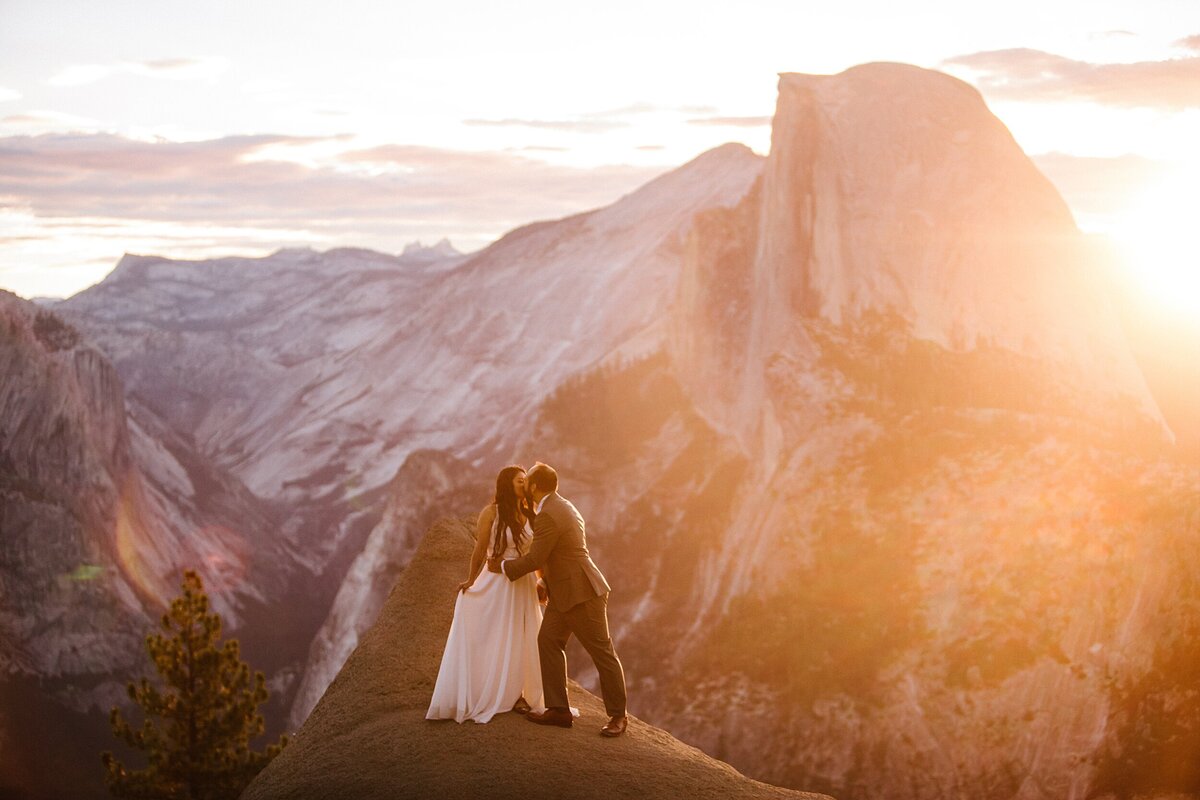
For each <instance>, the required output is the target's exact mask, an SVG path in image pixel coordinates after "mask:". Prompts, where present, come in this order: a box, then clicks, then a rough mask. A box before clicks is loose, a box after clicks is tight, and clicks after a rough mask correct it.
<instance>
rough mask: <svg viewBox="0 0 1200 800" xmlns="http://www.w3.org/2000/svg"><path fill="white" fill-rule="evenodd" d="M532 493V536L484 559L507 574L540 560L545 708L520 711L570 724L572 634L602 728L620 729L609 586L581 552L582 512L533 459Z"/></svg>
mask: <svg viewBox="0 0 1200 800" xmlns="http://www.w3.org/2000/svg"><path fill="white" fill-rule="evenodd" d="M525 481H526V486H527V487H528V491H529V495H530V499H531V500H532V501H533V504H534V505H533V513H534V518H533V541H532V542H531V543H530V545H529V552H528V553H526V554H525V555H523V556H521V557H520V558H509V559H503V563H501V559H500V558H498V557H497V558H492V559H488V569H489V570H491V571H492V572H502V573H503V574H504V575H505V576H507V577H508V579H509V580H510V581H515V580H516V579H517V578H519V577H521V576H522V575H526V574H528V573H530V572H533V571H534V570H535V569H538V568H542V570H543V573H544V575H545V578H546V592H547V594H548V595H549V602H548V603H547V604H546V613H545V616H543V617H542V627H541V629H540V630H539V631H538V656H539V658H540V660H541V665H542V693H543V694H544V695H545V702H546V710H545V711H544V712H542V713H540V714H539V713H536V712H535V713H530V714H526V715H525V718H526V719H528V720H531V721H533V722H536V723H538V724H541V725H559V726H561V727H564V728H569V727H571V722H572V720H573V717H572V715H571V707H570V705H568V703H567V654H566V647H567V640H568V639H570V638H571V634H575V636H576V637H578V639H579V642H580V644H582V645H583V646H584V648H585V649H586V650H587V651H588V655H590V656H591V657H592V661H593V662H594V663H595V664H596V671H597V672H599V673H600V693H601V694H602V695H603V696H604V707H605V710H606V711H607V712H608V715H609V717H610V718H609V720H608V724H607V725H605V726H604V727H603V728H601V729H600V733H601V735H603V736H620V735H621V734H622V733H624V732H625V728H626V726H627V725H628V724H629V720H628V718H627V717H626V715H625V673H624V671H623V670H622V669H621V662H620V660H618V659H617V653H616V651H615V650H613V643H612V639H611V638H610V637H609V634H608V592H609V590H610V587H609V585H608V581H606V580H605V579H604V575H602V574H601V573H600V570H599V569H598V568H597V567H596V565H595V564H594V563H593V562H592V558H591V556H589V555H588V549H587V538H586V537H585V536H584V533H583V517H581V516H580V515H579V512H578V511H577V510H576V509H575V506H573V505H571V503H570V502H569V501H567V500H566V499H565V498H564V497H563V496H562V495H560V494H559V493H558V473H556V472H555V471H554V470H553V469H552V468H551V467H549V466H547V465H546V464H543V463H541V462H540V461H539V462H538V463H537V464H534V465H533V467H532V468H530V470H529V472H528V473H526V475H525Z"/></svg>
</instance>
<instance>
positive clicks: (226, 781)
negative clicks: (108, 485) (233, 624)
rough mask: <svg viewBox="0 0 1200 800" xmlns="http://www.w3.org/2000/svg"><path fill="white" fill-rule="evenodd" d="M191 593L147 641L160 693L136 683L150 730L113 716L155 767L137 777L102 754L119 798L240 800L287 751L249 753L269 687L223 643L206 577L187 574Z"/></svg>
mask: <svg viewBox="0 0 1200 800" xmlns="http://www.w3.org/2000/svg"><path fill="white" fill-rule="evenodd" d="M182 589H183V594H182V595H181V596H179V597H177V598H176V599H175V600H174V601H172V603H171V608H170V610H169V611H168V612H167V613H165V614H163V616H162V620H161V627H162V633H151V634H149V635H147V636H146V648H147V650H148V651H149V653H150V658H151V659H152V661H153V662H154V667H155V669H156V670H157V671H158V674H159V677H160V679H161V685H155V684H153V683H151V682H150V681H149V680H147V679H145V678H143V679H142V680H141V681H140V683H130V684H129V697H130V698H131V699H132V700H133V701H134V702H135V703H137V705H138V706H140V707H141V710H142V712H143V716H144V720H143V722H142V724H141V725H140V726H136V727H135V726H134V725H133V724H132V723H131V722H130V721H128V720H127V719H126V718H125V716H124V715H123V714H122V713H121V711H120V709H119V708H116V707H114V708H113V709H112V712H111V714H110V717H109V719H110V722H111V725H112V729H113V732H114V734H116V736H117V737H118V738H119V739H121V740H122V741H123V742H125V743H126V744H127V745H129V746H131V747H133V748H135V749H136V750H139V751H141V752H142V754H144V756H145V758H146V760H147V766H146V768H145V769H140V770H130V769H128V768H127V767H126V766H125V765H124V764H122V763H121V762H120V761H118V760H117V759H116V758H115V757H114V756H113V754H112V753H111V752H105V753H103V754H101V761H102V763H103V764H104V770H105V776H104V779H105V783H106V784H107V786H108V789H109V791H110V792H111V793H112V794H113V795H114V796H115V797H122V798H147V799H148V798H179V799H180V800H234V798H237V797H238V795H240V794H241V792H242V790H243V789H244V788H245V787H246V785H247V784H249V783H250V781H251V780H252V779H253V778H254V776H255V775H257V774H258V773H259V771H260V770H262V768H263V767H265V766H266V765H267V763H268V762H269V761H270V760H271V759H272V758H274V757H275V756H276V755H277V754H278V753H279V752H280V751H281V750H282V749H283V748H284V747H285V746H286V745H287V741H288V738H287V736H286V735H285V736H281V737H280V740H279V743H278V744H273V745H269V746H268V747H267V749H266V750H265V751H264V752H255V751H253V750H251V749H250V744H249V743H250V740H251V739H253V738H255V737H257V736H259V735H260V734H262V732H263V728H264V722H263V718H262V715H261V714H260V713H259V712H258V706H259V705H261V704H262V703H264V702H266V700H267V689H266V685H265V684H266V679H265V677H264V676H263V673H262V672H255V673H254V674H253V676H251V673H250V668H249V666H247V665H246V664H245V663H244V662H243V661H242V660H241V657H240V654H239V650H238V642H237V640H236V639H229V640H227V641H225V642H224V643H223V644H221V643H219V641H218V640H219V639H220V635H221V618H220V616H219V615H217V614H216V613H210V611H209V601H208V596H207V595H206V594H205V592H204V587H203V585H202V583H201V580H200V576H199V575H198V574H196V573H195V572H194V571H192V570H187V571H186V572H184V577H183V583H182Z"/></svg>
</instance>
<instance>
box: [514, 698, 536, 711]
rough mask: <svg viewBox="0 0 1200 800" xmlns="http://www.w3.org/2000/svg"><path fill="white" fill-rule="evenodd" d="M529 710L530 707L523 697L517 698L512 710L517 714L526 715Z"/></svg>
mask: <svg viewBox="0 0 1200 800" xmlns="http://www.w3.org/2000/svg"><path fill="white" fill-rule="evenodd" d="M531 708H532V706H530V705H529V701H527V700H526V699H525V696H524V695H522V696H521V697H518V698H517V702H515V703H513V707H512V710H513V711H515V712H517V713H518V714H528V713H529V711H530V709H531Z"/></svg>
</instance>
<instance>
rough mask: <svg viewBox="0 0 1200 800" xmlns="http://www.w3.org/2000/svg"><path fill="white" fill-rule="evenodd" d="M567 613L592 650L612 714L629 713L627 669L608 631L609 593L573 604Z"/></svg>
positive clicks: (604, 694) (605, 702)
mask: <svg viewBox="0 0 1200 800" xmlns="http://www.w3.org/2000/svg"><path fill="white" fill-rule="evenodd" d="M567 616H568V617H569V619H570V622H571V632H572V633H574V634H575V636H576V637H577V638H578V639H579V643H580V644H582V645H583V646H584V649H586V650H587V651H588V655H590V656H591V657H592V661H593V662H594V663H595V664H596V672H598V673H599V674H600V694H601V695H603V697H604V709H605V711H607V712H608V715H609V716H610V717H615V716H618V715H620V714H624V713H625V670H624V669H623V668H622V667H621V660H620V659H619V658H617V651H616V649H615V648H614V647H613V642H612V637H611V636H609V632H608V595H607V594H602V595H597V596H595V597H593V598H592V599H591V600H587V601H584V602H582V603H580V604H578V605H576V606H573V607H572V608H571V609H570V610H569V611H568V612H567Z"/></svg>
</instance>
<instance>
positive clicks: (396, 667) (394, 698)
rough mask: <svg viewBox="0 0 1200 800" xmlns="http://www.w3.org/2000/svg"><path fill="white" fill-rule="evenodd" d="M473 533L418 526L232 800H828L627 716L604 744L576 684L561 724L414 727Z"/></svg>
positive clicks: (507, 720)
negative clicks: (315, 691)
mask: <svg viewBox="0 0 1200 800" xmlns="http://www.w3.org/2000/svg"><path fill="white" fill-rule="evenodd" d="M472 530H473V529H472V525H471V523H470V521H469V520H453V519H445V520H442V521H440V522H438V523H437V524H435V525H434V526H433V527H432V528H431V529H430V530H429V533H428V534H427V535H426V536H425V538H424V540H423V541H422V542H421V545H420V547H419V548H418V549H417V552H416V554H415V555H414V557H413V559H412V562H411V563H410V564H409V566H408V569H407V570H405V572H404V574H403V575H402V576H401V578H400V580H399V581H397V583H396V585H395V587H394V588H393V589H392V591H391V593H390V594H389V595H388V598H387V602H386V603H385V604H384V607H383V609H382V610H381V611H380V614H379V618H378V620H377V621H376V622H375V624H374V626H372V627H371V629H370V630H368V631H367V632H366V633H365V634H364V635H363V637H362V640H361V641H360V642H359V644H358V647H357V648H356V649H355V650H354V652H353V653H352V654H351V656H350V658H349V659H348V660H347V661H346V663H345V666H343V667H342V669H341V671H340V672H339V673H338V675H337V677H336V678H335V679H334V681H333V683H331V684H330V685H329V688H328V689H327V690H326V691H325V694H324V695H323V696H322V697H321V700H320V702H318V703H317V706H316V708H315V709H313V712H312V714H311V715H310V716H309V717H308V719H307V720H306V721H305V723H304V727H302V728H301V729H300V731H299V733H297V734H296V737H295V739H294V740H293V741H292V742H291V743H290V744H289V746H288V747H287V748H285V749H284V751H283V752H282V753H281V754H280V755H279V756H278V757H276V758H275V759H274V760H273V761H272V762H271V763H270V764H269V765H268V766H267V768H266V769H265V770H263V772H262V773H260V774H259V776H258V777H257V778H256V779H255V780H254V782H253V783H251V784H250V786H249V787H248V788H247V789H246V791H245V792H244V793H243V794H242V800H284V798H294V799H295V800H319V799H320V798H341V797H354V798H356V800H372V799H373V798H379V799H380V800H383V799H384V798H387V800H398V799H399V798H430V797H446V798H452V797H453V798H458V797H488V798H496V799H497V800H500V799H501V798H525V799H526V800H535V799H540V798H547V799H549V798H555V800H575V799H576V798H578V799H579V800H583V799H584V798H597V800H598V799H599V798H611V797H640V798H648V799H652V798H664V799H666V798H671V800H674V799H675V798H680V797H689V798H714V800H715V799H716V798H721V800H724V799H725V798H730V797H738V798H755V797H761V798H780V800H783V798H797V800H799V799H800V798H808V799H809V800H829V799H828V798H827V797H826V796H825V795H818V794H809V793H805V792H798V791H790V790H787V789H781V788H778V787H775V786H770V785H768V784H764V783H759V782H757V781H753V780H750V779H749V778H746V777H745V776H743V775H742V774H740V773H739V772H737V771H736V770H734V769H733V768H732V767H730V766H728V765H727V764H723V763H721V762H719V761H717V760H715V759H712V758H710V757H708V756H706V755H704V754H703V753H701V752H700V751H699V750H697V749H695V748H694V747H690V746H688V745H686V744H684V743H682V742H680V741H679V740H677V739H675V738H674V737H672V736H671V735H669V734H667V733H666V732H665V731H662V730H659V729H657V728H654V727H653V726H650V725H647V724H646V723H645V722H643V721H641V720H640V719H637V718H633V719H632V720H631V722H630V726H629V729H628V731H627V732H626V734H625V735H624V736H622V737H620V738H617V739H605V738H603V737H601V736H600V735H599V730H600V726H602V725H603V724H604V722H605V721H606V720H607V717H606V716H605V715H604V707H603V704H602V703H601V702H600V700H599V699H598V698H596V697H595V696H593V695H591V694H590V693H588V692H587V691H585V690H583V689H582V688H580V687H579V686H578V684H573V685H572V686H571V691H572V694H571V703H572V705H576V706H578V707H579V708H580V710H581V712H582V715H581V717H580V718H579V719H577V720H576V723H575V726H574V727H573V728H570V729H562V728H545V727H542V726H538V725H533V724H531V723H529V722H528V721H526V720H524V719H522V718H521V717H520V716H518V715H517V714H514V713H506V714H500V715H498V716H496V717H494V718H493V719H492V721H491V722H489V723H488V724H486V725H477V724H475V723H473V722H467V723H463V724H461V725H459V724H458V723H455V722H454V721H453V720H438V721H430V720H426V719H425V711H426V709H427V708H428V706H429V698H430V696H431V695H432V693H433V684H434V681H435V679H436V678H437V671H438V666H439V665H440V663H441V653H442V647H443V646H444V645H445V641H446V636H447V634H448V632H449V630H450V620H451V617H452V616H453V607H454V592H455V587H456V586H457V585H458V581H460V580H461V579H462V572H463V567H464V564H466V563H467V561H468V558H469V556H470V551H471V541H472ZM632 702H633V703H634V706H635V707H636V703H637V699H636V698H632ZM716 713H719V712H716Z"/></svg>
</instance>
